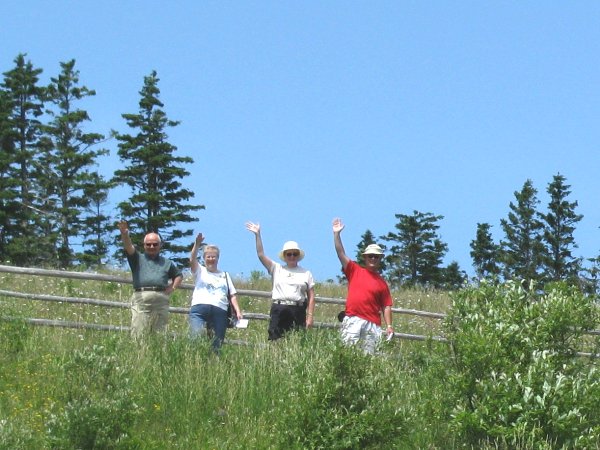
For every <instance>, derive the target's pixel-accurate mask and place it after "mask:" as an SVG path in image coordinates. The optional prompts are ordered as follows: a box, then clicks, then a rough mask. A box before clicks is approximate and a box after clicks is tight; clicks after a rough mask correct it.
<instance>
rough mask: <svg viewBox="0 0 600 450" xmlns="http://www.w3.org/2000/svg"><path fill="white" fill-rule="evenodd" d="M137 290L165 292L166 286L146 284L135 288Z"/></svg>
mask: <svg viewBox="0 0 600 450" xmlns="http://www.w3.org/2000/svg"><path fill="white" fill-rule="evenodd" d="M134 290H135V292H144V291H152V292H164V291H165V288H164V287H160V286H144V287H139V288H135V289H134Z"/></svg>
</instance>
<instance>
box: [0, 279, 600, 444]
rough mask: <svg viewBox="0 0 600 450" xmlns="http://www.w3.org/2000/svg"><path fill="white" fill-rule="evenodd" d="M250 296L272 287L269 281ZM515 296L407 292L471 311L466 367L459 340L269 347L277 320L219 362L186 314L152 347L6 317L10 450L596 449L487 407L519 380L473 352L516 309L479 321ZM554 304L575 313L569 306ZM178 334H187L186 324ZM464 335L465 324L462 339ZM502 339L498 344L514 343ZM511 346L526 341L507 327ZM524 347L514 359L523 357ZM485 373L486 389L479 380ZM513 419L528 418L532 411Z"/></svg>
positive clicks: (300, 338) (578, 395)
mask: <svg viewBox="0 0 600 450" xmlns="http://www.w3.org/2000/svg"><path fill="white" fill-rule="evenodd" d="M259 281H260V280H259ZM15 284H20V285H24V284H25V283H24V282H23V279H22V278H17V277H14V278H12V279H11V277H10V276H3V277H2V278H1V279H0V285H2V288H4V289H7V288H9V287H8V286H11V285H12V286H14V285H15ZM239 286H240V287H243V286H244V285H243V283H239ZM27 288H28V290H30V291H36V292H43V293H46V294H56V295H65V294H66V293H69V295H76V296H85V297H93V298H105V299H112V300H114V299H115V298H113V297H110V296H118V295H122V296H123V297H125V298H127V297H128V296H129V294H130V288H129V287H128V286H117V287H116V288H115V287H112V288H106V287H105V286H103V285H102V284H101V283H96V284H94V283H90V284H88V283H86V282H81V281H71V282H66V281H65V280H52V279H39V278H35V277H32V278H27ZM246 288H249V289H257V287H256V285H254V286H247V287H246ZM107 289H111V290H109V291H107ZM319 289H322V293H319V295H322V296H328V297H338V295H335V294H336V292H339V296H343V295H344V288H343V287H339V286H338V287H335V286H327V289H328V290H327V291H325V289H324V288H321V287H320V288H319ZM336 289H338V291H336ZM324 292H327V294H325V293H324ZM511 292H512V291H510V292H508V294H507V293H506V292H504V291H502V290H501V289H498V290H495V291H490V292H488V291H486V290H485V289H481V290H474V291H468V292H467V293H464V294H460V295H458V296H457V297H455V298H452V299H451V298H450V297H449V296H447V295H445V294H443V295H441V294H439V293H435V292H429V291H406V292H396V293H394V297H395V298H396V300H397V304H399V303H401V306H402V307H405V308H411V309H429V310H436V309H435V307H437V308H438V309H437V311H449V312H452V311H454V308H459V309H458V311H463V310H464V311H466V312H465V313H464V314H465V315H464V317H463V316H460V317H462V318H461V319H460V320H456V318H457V317H458V316H457V315H456V314H457V313H454V315H453V316H451V317H453V318H454V319H452V320H449V321H448V324H449V325H448V328H447V329H446V330H444V331H445V332H451V333H452V334H453V336H454V339H455V340H456V341H457V342H460V344H461V347H460V348H461V353H460V356H461V357H460V358H458V357H457V354H456V353H453V352H452V351H451V347H450V346H448V345H446V344H442V343H436V342H433V341H430V342H412V341H399V340H396V341H393V342H390V343H385V344H384V345H382V347H381V349H380V353H379V354H378V355H376V356H374V357H372V356H366V355H363V354H362V353H360V352H357V351H356V350H355V349H353V348H345V347H343V346H341V345H340V342H339V337H338V333H337V331H336V330H333V329H313V330H309V331H307V332H301V333H293V334H290V335H289V336H287V337H286V338H285V339H283V340H281V341H277V342H272V343H269V342H267V340H266V322H260V321H253V322H252V323H251V325H250V328H249V329H248V330H232V331H230V332H228V338H239V339H243V340H244V341H246V342H247V344H246V345H232V344H229V345H225V346H224V347H223V349H222V352H221V354H220V356H216V355H214V354H213V352H212V351H211V349H210V345H209V342H207V341H205V340H202V339H199V340H192V339H189V338H188V334H187V324H186V321H185V317H184V316H180V317H172V321H171V328H170V331H171V332H172V331H174V330H175V331H176V332H175V333H171V332H170V333H167V334H160V335H154V336H150V337H149V338H148V339H147V340H145V341H142V342H136V341H134V340H132V339H131V338H130V336H129V335H128V334H127V333H122V332H105V331H94V330H79V329H59V328H46V327H32V326H31V325H28V324H26V323H24V322H23V321H20V320H18V319H17V320H11V321H0V449H9V448H10V449H88V448H90V449H91V448H93V449H167V448H168V449H186V450H187V449H216V448H219V449H221V448H224V449H248V448H252V449H306V448H309V449H363V448H366V449H388V448H389V449H392V448H393V449H422V448H426V449H452V448H484V449H486V448H487V449H492V448H504V449H509V448H511V449H512V448H517V449H529V448H540V449H541V448H548V449H551V448H557V446H556V445H557V442H561V446H562V448H586V447H581V446H580V447H578V445H588V447H587V448H594V447H593V445H594V441H593V439H594V436H595V435H594V434H593V433H592V432H590V433H588V434H587V435H586V439H585V440H582V439H577V438H572V439H571V438H563V437H564V436H566V435H567V434H568V430H566V431H564V433H563V434H562V435H559V434H556V433H555V434H554V435H550V434H548V435H545V434H544V432H543V431H544V430H547V429H548V427H546V428H544V425H545V424H543V423H540V424H539V426H538V427H537V428H535V424H533V425H534V428H527V427H521V428H520V429H518V430H509V427H508V425H507V424H506V422H504V421H503V420H504V419H503V418H502V417H496V416H495V414H494V409H493V408H487V409H486V410H485V416H484V415H483V412H482V411H483V409H482V408H484V407H487V406H486V405H487V404H483V403H481V404H478V403H477V401H478V400H477V398H475V397H474V396H473V392H478V391H477V389H479V388H478V386H484V387H485V386H492V387H494V386H497V385H498V386H500V387H502V386H508V384H506V383H504V384H502V385H500V384H499V382H496V380H500V381H501V380H502V378H500V374H498V373H497V374H496V375H493V374H491V373H489V372H486V370H481V368H480V370H476V369H477V368H473V370H468V369H469V364H468V363H466V362H465V361H466V359H465V355H473V357H474V356H475V355H474V354H473V353H469V352H475V351H476V352H478V354H480V355H482V357H483V358H485V352H486V350H485V348H484V349H480V348H478V347H477V346H478V345H480V343H481V342H482V341H483V339H484V336H487V334H486V333H490V332H494V333H498V330H509V329H510V327H512V326H514V325H512V324H511V323H510V321H511V320H512V316H513V315H511V313H510V311H509V310H507V309H503V310H502V311H503V314H502V315H499V314H494V315H493V317H501V322H502V323H497V322H490V324H489V326H488V323H487V322H484V321H481V320H478V319H477V317H484V316H483V315H482V314H485V313H486V312H487V311H496V309H494V308H500V307H501V306H502V305H504V304H506V303H507V301H506V299H512V298H513V297H514V295H513V294H512V293H511ZM107 295H109V298H106V296H107ZM553 295H554V297H556V298H557V301H553V302H548V303H547V304H546V305H547V307H545V309H544V312H545V315H547V316H548V319H547V321H546V322H543V323H551V322H550V321H552V323H559V322H560V323H561V324H562V325H561V326H562V327H563V328H561V329H564V330H568V328H567V325H568V322H565V321H564V318H565V316H567V315H568V314H569V308H568V298H566V297H565V298H563V297H561V295H562V294H561V293H560V292H559V293H557V294H553ZM186 297H187V295H185V293H183V292H182V293H179V297H177V298H175V299H174V302H175V303H179V304H180V305H181V306H184V305H186V304H187V302H188V298H186ZM554 297H552V296H550V297H549V298H550V300H552V299H553V298H554ZM515 298H516V297H515ZM576 299H577V301H578V302H579V303H578V304H580V305H582V307H583V306H585V307H586V308H588V307H589V305H587V304H586V303H585V299H582V298H580V297H576ZM558 300H560V301H558ZM451 301H452V302H453V305H450V303H451ZM242 302H245V305H244V309H245V310H246V311H248V310H252V308H255V309H254V311H256V310H259V309H260V308H265V303H266V302H265V301H264V300H261V299H252V298H243V299H242ZM474 302H477V303H474ZM555 304H556V305H558V306H559V307H560V308H562V309H560V310H556V309H554V308H555V307H554V306H553V305H555ZM266 305H267V307H268V303H266ZM473 305H475V306H477V307H479V308H482V309H481V311H478V310H476V308H475V306H473ZM398 306H400V305H398ZM0 307H1V308H2V315H3V316H10V317H13V318H15V317H17V318H18V317H39V314H46V315H47V316H48V317H51V318H57V317H56V316H57V315H58V316H61V317H68V315H69V314H71V313H72V311H73V306H72V305H63V304H45V303H42V302H33V301H23V300H15V299H12V298H0ZM492 307H493V308H492ZM338 309H339V307H338V306H337V305H320V306H319V308H317V314H318V316H317V320H320V321H329V322H332V321H334V320H335V317H334V315H333V313H336V312H337V311H338ZM74 310H75V311H76V314H77V317H78V318H80V319H81V320H85V321H96V322H97V323H114V321H115V320H116V321H117V322H120V323H122V324H124V325H127V324H128V323H129V312H128V311H127V310H123V311H121V310H112V311H111V312H110V313H109V312H107V311H106V310H105V309H103V308H95V307H89V306H88V307H83V306H76V307H75V309H74ZM578 310H581V308H579V309H578ZM556 311H560V314H556ZM488 316H489V314H488ZM467 317H468V319H469V320H467V319H466V318H467ZM493 317H491V316H490V321H491V319H492V318H493ZM519 317H522V316H519ZM173 319H174V320H173ZM395 321H396V323H397V324H398V325H400V326H401V327H402V329H398V326H397V328H396V329H397V331H403V332H408V333H416V332H418V331H419V330H425V331H426V330H428V329H429V333H432V331H431V329H430V328H429V325H428V324H427V323H423V322H421V323H416V321H414V320H411V319H403V317H398V316H397V317H396V318H395ZM471 321H472V322H471ZM173 322H177V323H176V325H175V326H174V325H173ZM470 323H472V324H473V325H472V326H471V325H469V324H470ZM527 323H531V324H533V323H534V322H532V321H531V320H530V321H529V322H527ZM540 323H542V322H540ZM461 324H463V327H462V328H460V327H459V328H457V326H458V325H461ZM436 326H437V327H441V326H442V325H441V324H437V325H436ZM486 327H487V328H486ZM463 328H464V329H463ZM530 328H531V330H532V331H531V333H532V334H530V335H526V334H525V333H523V335H522V339H533V337H534V336H536V335H539V333H540V332H541V331H543V332H544V333H545V334H544V336H545V339H551V334H552V333H553V332H548V330H551V329H550V328H548V327H546V326H544V327H539V326H535V327H533V326H531V327H530ZM477 330H478V331H477ZM435 331H436V332H437V331H439V332H442V330H441V329H436V330H435ZM475 331H477V333H478V334H473V335H472V337H470V335H469V334H465V333H475ZM491 336H492V339H491V341H490V345H496V346H497V345H500V344H502V340H498V339H496V341H497V342H495V341H494V340H493V336H494V335H493V334H492V335H491ZM506 336H507V338H510V336H511V335H510V333H508V331H507V333H506ZM509 342H510V341H509ZM546 342H548V343H550V342H551V341H546ZM494 348H496V347H494ZM509 350H510V349H507V351H508V353H506V354H511V353H510V351H509ZM502 361H503V362H504V363H505V364H506V366H505V367H510V364H513V365H514V364H516V362H515V363H511V362H510V360H509V359H507V358H504V359H503V360H502ZM520 361H523V359H521V360H520ZM535 361H538V360H535ZM570 361H575V360H571V359H565V360H564V361H563V363H564V364H566V365H568V366H569V370H570V371H571V372H572V371H573V369H574V368H576V369H577V370H578V371H579V373H580V374H581V376H578V377H577V378H573V379H574V380H576V381H577V383H580V384H584V380H586V375H587V376H588V378H589V377H593V376H595V374H596V372H595V370H593V366H594V364H593V363H590V361H588V360H585V361H581V360H577V362H574V363H573V364H574V365H571V362H570ZM492 362H493V361H492ZM465 364H466V366H467V367H465ZM538 366H539V367H538ZM538 366H535V367H534V366H531V367H530V368H529V366H528V367H525V368H523V369H522V370H529V371H530V372H528V373H531V374H534V375H535V374H537V373H539V377H540V378H539V379H540V380H541V381H542V382H541V383H532V384H531V386H533V387H532V389H533V391H532V392H529V391H528V392H529V394H528V395H532V396H533V397H532V398H535V396H536V395H540V396H541V395H544V394H543V389H545V386H544V383H543V380H544V379H547V380H555V379H556V376H555V375H552V376H551V374H550V373H549V372H547V371H546V372H544V370H546V369H545V366H544V367H542V366H540V365H539V364H538ZM498 367H499V366H498ZM484 369H485V368H484ZM496 370H498V369H496ZM532 370H535V371H537V372H532ZM566 370H567V369H564V371H566ZM471 373H476V374H478V375H477V377H479V379H475V378H477V377H475V378H474V379H470V378H469V376H470V374H471ZM565 373H566V372H565ZM546 375H547V376H546ZM532 376H533V375H532ZM536 376H538V375H536ZM494 377H496V378H494ZM544 377H546V378H544ZM588 381H589V383H588V385H590V386H597V384H598V383H597V381H596V380H593V379H591V378H589V380H588ZM483 383H487V384H483ZM510 388H511V389H513V387H510ZM536 389H539V392H538V391H536ZM562 389H563V391H564V389H565V388H564V387H563V388H562ZM569 389H571V390H572V391H573V393H574V395H575V397H573V398H574V399H576V400H577V402H579V403H580V405H579V407H580V408H582V409H581V410H582V411H583V410H585V411H586V414H587V415H586V420H587V421H588V422H589V421H591V424H590V425H589V427H588V428H586V429H594V430H595V429H600V428H597V427H600V417H598V414H597V413H596V414H595V415H594V414H593V413H592V412H591V411H593V410H594V409H593V408H592V406H594V405H596V404H597V401H596V400H594V399H592V398H587V397H586V396H585V395H584V394H585V392H587V391H585V389H584V388H583V387H581V386H579V385H578V386H569ZM594 389H596V387H594ZM465 390H466V391H465ZM563 391H561V392H562V393H561V396H562V397H561V402H562V404H563V405H564V406H565V407H568V408H569V409H568V410H565V411H563V410H562V409H561V403H557V402H554V403H553V407H554V408H556V410H555V411H552V412H551V413H548V414H547V416H548V417H556V418H559V419H560V420H562V421H563V422H564V423H566V424H568V423H575V422H574V421H575V419H576V416H573V414H575V413H573V412H569V411H571V410H572V409H573V408H574V405H576V403H574V401H575V400H572V399H571V400H568V399H569V397H568V396H567V395H566V394H567V392H568V391H564V392H563ZM465 392H467V394H465ZM594 392H596V390H594ZM478 395H479V398H481V399H483V398H484V397H483V396H482V395H481V394H478ZM505 397H506V398H513V397H514V396H513V395H505ZM486 401H489V402H490V403H489V405H491V406H494V408H496V409H497V410H498V411H501V410H503V408H508V409H510V405H508V404H506V405H504V404H502V403H500V400H498V397H494V396H489V399H487V398H486ZM468 402H471V403H470V404H469V403H468ZM473 402H474V403H473ZM536 411H537V410H536ZM467 413H468V414H467ZM511 413H513V414H515V417H519V414H518V411H512V410H511ZM477 414H479V415H480V416H481V417H485V420H486V422H481V424H479V425H478V424H475V423H466V422H460V420H461V417H462V418H464V420H471V419H472V418H473V417H476V415H477ZM529 414H531V413H529ZM536 414H538V413H537V412H536ZM569 414H571V415H569ZM538 416H539V417H542V415H541V414H538ZM522 417H524V416H522ZM561 418H562V419H561ZM565 418H566V419H565ZM559 419H557V420H559ZM553 420H554V419H553ZM563 422H560V423H563ZM557 423H558V422H557ZM500 427H504V428H500ZM590 427H592V428H590ZM594 427H596V428H594ZM555 428H556V427H555ZM472 430H476V431H477V432H476V433H474V432H472ZM503 430H504V431H503ZM506 430H509V431H510V432H508V431H506ZM499 431H502V432H499ZM563 435H564V436H563ZM590 445H591V447H590Z"/></svg>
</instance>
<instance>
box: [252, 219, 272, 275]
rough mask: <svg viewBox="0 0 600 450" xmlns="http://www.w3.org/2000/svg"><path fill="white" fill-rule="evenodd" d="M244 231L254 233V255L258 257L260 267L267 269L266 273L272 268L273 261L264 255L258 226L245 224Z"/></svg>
mask: <svg viewBox="0 0 600 450" xmlns="http://www.w3.org/2000/svg"><path fill="white" fill-rule="evenodd" d="M246 229H247V230H249V231H251V232H252V233H254V236H255V239H256V255H257V256H258V259H259V260H260V262H261V263H262V265H263V266H265V268H266V269H267V272H268V271H270V270H271V267H272V266H273V261H272V260H271V258H269V257H268V256H267V255H265V250H264V249H263V243H262V237H261V236H260V225H259V224H257V223H252V222H247V223H246Z"/></svg>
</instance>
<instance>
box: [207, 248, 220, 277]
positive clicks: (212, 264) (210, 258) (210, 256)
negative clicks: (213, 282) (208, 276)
mask: <svg viewBox="0 0 600 450" xmlns="http://www.w3.org/2000/svg"><path fill="white" fill-rule="evenodd" d="M217 264H219V252H217V251H216V250H212V249H210V250H205V251H204V265H205V266H206V268H207V269H208V270H210V271H211V272H212V271H216V270H217Z"/></svg>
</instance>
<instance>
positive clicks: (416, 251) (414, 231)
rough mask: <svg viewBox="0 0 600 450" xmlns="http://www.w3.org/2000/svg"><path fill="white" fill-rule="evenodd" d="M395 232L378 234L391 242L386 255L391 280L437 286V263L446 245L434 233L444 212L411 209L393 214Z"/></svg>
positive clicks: (439, 276) (439, 278) (440, 277)
mask: <svg viewBox="0 0 600 450" xmlns="http://www.w3.org/2000/svg"><path fill="white" fill-rule="evenodd" d="M395 216H396V219H399V221H398V223H397V224H396V225H395V228H396V230H397V232H396V233H392V232H390V233H388V234H387V235H386V236H382V237H381V238H382V239H384V240H386V241H389V242H393V243H394V245H392V247H391V248H390V253H391V254H390V255H388V257H386V262H387V264H388V267H389V269H388V275H389V279H390V282H391V283H395V282H398V283H406V284H409V285H413V286H414V285H422V286H427V285H433V286H440V285H441V284H442V283H443V270H442V268H441V263H442V260H443V258H444V255H445V254H446V252H447V251H448V245H447V244H445V243H444V242H442V240H441V239H440V237H439V235H438V232H437V231H438V229H439V225H438V224H437V222H438V221H439V220H441V219H443V218H444V216H435V215H433V214H431V213H422V212H419V211H414V212H413V214H412V215H406V214H396V215H395Z"/></svg>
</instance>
